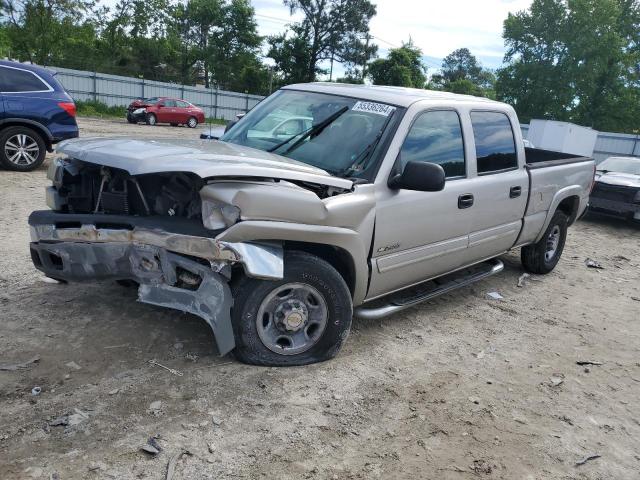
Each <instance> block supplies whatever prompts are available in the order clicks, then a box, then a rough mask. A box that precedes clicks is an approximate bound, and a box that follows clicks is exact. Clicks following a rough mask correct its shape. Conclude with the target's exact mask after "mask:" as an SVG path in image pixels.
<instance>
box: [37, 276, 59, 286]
mask: <svg viewBox="0 0 640 480" xmlns="http://www.w3.org/2000/svg"><path fill="white" fill-rule="evenodd" d="M39 280H40V281H41V282H44V283H52V284H54V285H57V284H59V283H62V282H61V281H60V280H56V279H55V278H51V277H45V276H44V275H43V276H41V277H40V279H39Z"/></svg>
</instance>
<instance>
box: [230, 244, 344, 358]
mask: <svg viewBox="0 0 640 480" xmlns="http://www.w3.org/2000/svg"><path fill="white" fill-rule="evenodd" d="M233 290H234V304H235V307H234V308H233V312H232V320H233V327H234V333H235V340H236V349H235V350H234V355H235V356H236V358H237V359H238V360H240V361H242V362H245V363H250V364H254V365H268V366H295V365H308V364H310V363H316V362H322V361H325V360H328V359H330V358H333V357H334V356H335V355H336V354H337V353H338V351H339V350H340V347H341V346H342V344H343V343H344V341H345V340H346V338H347V336H348V334H349V329H350V328H351V317H352V314H353V307H352V303H351V294H350V292H349V288H348V287H347V285H346V283H345V281H344V279H343V278H342V277H341V276H340V274H339V273H338V272H337V271H336V270H335V269H334V268H333V267H332V266H331V265H329V264H328V263H327V262H325V261H324V260H322V259H320V258H318V257H315V256H313V255H310V254H308V253H303V252H289V253H287V254H286V255H285V272H284V278H283V279H282V280H279V281H266V280H258V279H254V278H247V277H244V278H242V279H241V280H240V281H239V282H238V284H236V285H235V286H234V289H233Z"/></svg>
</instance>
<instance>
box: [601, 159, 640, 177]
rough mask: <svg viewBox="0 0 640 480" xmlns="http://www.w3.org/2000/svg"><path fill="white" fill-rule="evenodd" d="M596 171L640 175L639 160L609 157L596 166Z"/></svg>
mask: <svg viewBox="0 0 640 480" xmlns="http://www.w3.org/2000/svg"><path fill="white" fill-rule="evenodd" d="M598 170H601V171H602V170H606V171H607V172H618V173H630V174H633V175H640V158H633V157H626V158H625V157H610V158H607V159H606V160H605V161H604V162H602V163H601V164H599V165H598Z"/></svg>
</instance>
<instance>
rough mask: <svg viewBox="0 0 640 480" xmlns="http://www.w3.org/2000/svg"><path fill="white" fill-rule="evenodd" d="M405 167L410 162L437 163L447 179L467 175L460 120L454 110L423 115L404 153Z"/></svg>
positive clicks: (401, 152)
mask: <svg viewBox="0 0 640 480" xmlns="http://www.w3.org/2000/svg"><path fill="white" fill-rule="evenodd" d="M400 159H401V161H402V167H403V168H404V166H405V165H406V164H407V162H409V161H412V160H413V161H419V162H430V163H436V164H438V165H440V166H442V168H443V169H444V173H445V174H446V176H447V178H451V177H464V176H465V175H466V169H465V159H464V141H463V139H462V128H461V126H460V117H459V116H458V114H457V113H456V112H454V111H452V110H435V111H430V112H425V113H423V114H421V115H420V116H419V117H418V119H417V120H416V121H415V122H414V124H413V126H412V127H411V130H410V131H409V133H408V134H407V138H405V140H404V144H403V145H402V150H400Z"/></svg>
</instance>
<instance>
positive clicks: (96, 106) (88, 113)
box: [76, 100, 127, 118]
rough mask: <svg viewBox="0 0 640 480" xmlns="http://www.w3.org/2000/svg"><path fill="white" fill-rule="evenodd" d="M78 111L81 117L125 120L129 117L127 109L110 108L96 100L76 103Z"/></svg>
mask: <svg viewBox="0 0 640 480" xmlns="http://www.w3.org/2000/svg"><path fill="white" fill-rule="evenodd" d="M76 110H77V113H78V115H79V116H81V117H100V118H108V117H118V118H125V117H126V115H127V109H126V107H110V106H108V105H107V104H105V103H102V102H98V101H95V100H84V101H83V100H78V101H76Z"/></svg>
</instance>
